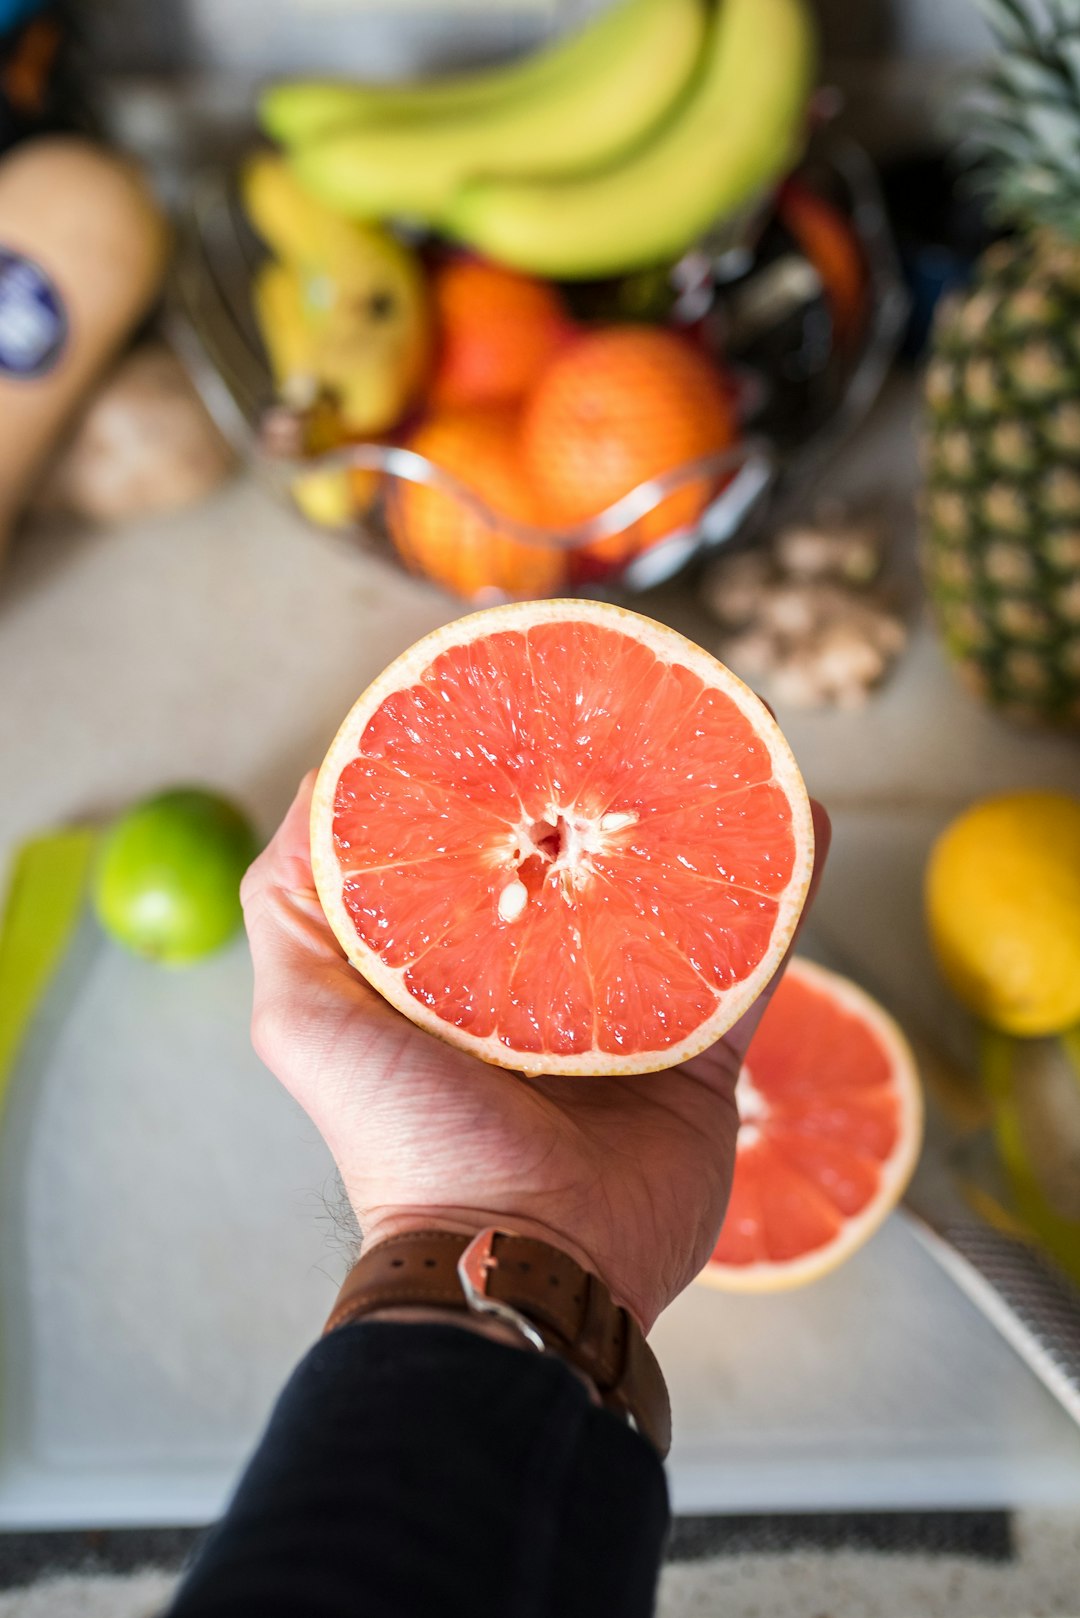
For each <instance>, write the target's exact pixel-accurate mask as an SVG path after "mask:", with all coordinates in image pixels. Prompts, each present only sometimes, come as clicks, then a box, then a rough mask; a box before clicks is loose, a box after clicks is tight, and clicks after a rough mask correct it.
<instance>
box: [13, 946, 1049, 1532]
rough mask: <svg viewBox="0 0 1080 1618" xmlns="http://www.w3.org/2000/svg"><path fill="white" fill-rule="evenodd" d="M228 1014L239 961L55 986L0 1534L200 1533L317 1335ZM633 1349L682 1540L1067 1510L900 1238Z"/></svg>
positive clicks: (285, 1114)
mask: <svg viewBox="0 0 1080 1618" xmlns="http://www.w3.org/2000/svg"><path fill="white" fill-rule="evenodd" d="M249 987H250V984H249V968H248V963H247V959H246V955H245V952H244V950H243V948H242V947H238V948H236V949H233V950H231V951H230V952H229V953H228V954H227V955H225V956H223V957H221V958H219V959H218V960H216V961H214V962H212V963H209V964H207V965H206V966H205V967H202V968H200V969H198V970H196V971H194V972H190V973H186V974H170V973H163V972H160V971H156V970H155V969H154V968H152V967H147V966H143V965H141V964H139V963H137V962H134V961H132V960H129V959H128V958H127V957H125V956H122V955H121V954H120V953H119V952H117V951H115V950H113V949H112V948H110V947H109V946H107V945H106V944H104V943H103V942H102V941H101V940H100V939H98V938H96V937H95V936H94V935H93V934H92V932H91V931H90V930H89V929H87V930H86V932H85V933H84V935H83V936H82V937H81V938H80V940H79V941H78V944H77V946H76V949H75V952H74V954H73V956H72V959H71V961H70V963H69V968H68V970H67V972H66V974H65V978H64V980H63V981H61V982H60V983H58V985H57V989H56V992H55V993H54V995H53V996H52V999H51V1002H50V1010H49V1013H48V1015H47V1016H46V1017H45V1018H44V1019H43V1020H42V1023H41V1025H40V1026H39V1028H38V1030H37V1033H36V1035H35V1037H34V1039H33V1041H32V1044H31V1047H30V1048H29V1050H28V1051H27V1053H26V1057H25V1059H24V1061H23V1062H22V1064H21V1067H20V1071H19V1074H18V1078H17V1083H16V1087H15V1090H14V1092H13V1094H12V1098H11V1104H10V1110H9V1113H8V1118H7V1123H6V1126H5V1131H4V1137H3V1142H2V1148H0V1231H2V1233H3V1238H2V1247H0V1299H2V1302H3V1311H2V1329H3V1339H4V1369H3V1410H4V1412H5V1413H6V1414H5V1422H4V1434H3V1443H2V1445H0V1525H3V1526H13V1525H16V1524H35V1525H48V1526H57V1525H60V1524H67V1523H86V1524H89V1523H94V1524H98V1525H102V1524H110V1523H135V1522H152V1523H153V1522H157V1523H160V1522H174V1523H180V1522H201V1521H205V1520H207V1519H208V1518H210V1517H212V1516H213V1515H214V1513H215V1512H216V1511H218V1510H219V1509H220V1507H221V1505H222V1503H223V1501H224V1499H225V1498H226V1495H227V1493H228V1490H229V1487H230V1485H231V1483H232V1481H233V1479H234V1478H235V1475H236V1472H237V1469H238V1467H239V1466H240V1464H241V1462H242V1459H243V1457H244V1455H245V1454H246V1453H247V1451H248V1450H249V1449H250V1447H251V1445H252V1444H253V1442H254V1440H255V1438H256V1435H257V1434H258V1432H259V1429H260V1428H261V1426H262V1424H263V1422H264V1420H265V1418H266V1415H267V1412H268V1410H269V1407H270V1404H271V1402H272V1400H273V1398H274V1396H275V1394H276V1392H277V1390H278V1388H279V1387H280V1385H281V1383H282V1381H283V1380H284V1378H285V1377H286V1375H287V1374H288V1371H289V1369H290V1367H291V1365H292V1364H293V1363H294V1361H295V1360H296V1358H297V1357H298V1356H299V1355H300V1354H301V1353H302V1352H303V1350H304V1349H305V1347H306V1346H307V1344H308V1343H309V1342H311V1341H312V1339H313V1337H314V1336H315V1335H316V1333H317V1331H318V1328H319V1326H320V1324H321V1322H322V1320H323V1319H324V1317H325V1315H326V1313H327V1311H328V1309H329V1306H330V1303H331V1301H332V1298H333V1296H334V1291H335V1286H336V1283H337V1281H338V1280H339V1279H340V1277H341V1275H342V1274H343V1271H344V1268H345V1265H346V1259H345V1243H346V1241H347V1237H346V1236H345V1235H344V1234H343V1232H342V1230H341V1228H340V1223H339V1221H340V1207H339V1204H338V1200H337V1195H336V1188H335V1184H334V1179H333V1174H332V1169H331V1166H330V1163H329V1161H328V1159H327V1157H326V1155H325V1153H324V1151H323V1149H322V1147H321V1145H320V1143H319V1142H318V1140H317V1139H316V1137H315V1135H314V1131H313V1130H312V1128H311V1127H310V1125H309V1124H308V1122H307V1120H306V1119H305V1118H304V1116H303V1114H302V1113H301V1112H300V1111H299V1110H298V1109H297V1108H296V1107H295V1106H294V1104H293V1103H292V1102H291V1101H290V1100H289V1099H288V1098H287V1097H286V1096H285V1095H284V1093H283V1092H282V1091H281V1090H280V1089H279V1088H278V1087H277V1085H276V1084H275V1083H274V1081H273V1079H272V1078H271V1077H270V1075H269V1074H268V1073H267V1072H266V1070H265V1069H264V1068H263V1067H262V1066H261V1064H260V1063H259V1062H258V1061H257V1060H256V1058H255V1057H254V1055H253V1054H252V1052H251V1049H250V1046H249V1044H248V1038H247V1005H248V995H249ZM507 1082H513V1081H512V1080H509V1079H508V1081H507ZM655 1346H656V1349H657V1352H658V1354H659V1356H660V1359H661V1362H662V1363H663V1365H664V1367H665V1370H666V1372H667V1374H668V1377H669V1379H670V1383H671V1389H672V1397H673V1404H674V1414H675V1446H674V1449H673V1452H672V1458H671V1479H672V1485H673V1493H674V1500H675V1504H676V1507H677V1508H679V1509H681V1510H684V1511H706V1510H717V1511H748V1510H764V1509H773V1510H775V1509H783V1508H789V1509H810V1508H818V1509H826V1508H842V1507H862V1506H870V1505H878V1506H895V1507H903V1506H916V1505H918V1506H934V1505H938V1506H943V1505H968V1506H973V1505H987V1504H1002V1503H1007V1502H1020V1501H1025V1502H1026V1501H1032V1500H1040V1501H1044V1502H1070V1503H1073V1504H1080V1433H1078V1432H1077V1431H1076V1430H1075V1429H1074V1428H1073V1427H1072V1426H1071V1425H1070V1424H1069V1423H1068V1422H1067V1421H1066V1420H1065V1419H1064V1418H1063V1417H1062V1416H1061V1414H1060V1412H1059V1411H1058V1408H1057V1406H1056V1405H1054V1404H1053V1403H1052V1402H1051V1400H1050V1399H1049V1398H1048V1397H1047V1396H1046V1395H1045V1394H1044V1393H1043V1391H1042V1389H1041V1388H1040V1387H1039V1385H1038V1384H1037V1383H1036V1382H1035V1381H1034V1380H1033V1379H1032V1378H1030V1377H1029V1376H1028V1374H1027V1372H1026V1371H1025V1370H1024V1369H1023V1368H1022V1367H1021V1366H1020V1364H1019V1362H1018V1361H1016V1360H1015V1358H1014V1357H1013V1355H1012V1353H1011V1352H1010V1350H1009V1349H1008V1348H1007V1347H1006V1346H1005V1345H1004V1344H1003V1343H1002V1342H1001V1341H1000V1339H999V1338H997V1337H996V1335H995V1334H994V1332H993V1331H992V1329H991V1328H990V1327H989V1326H987V1325H986V1323H985V1322H984V1321H983V1320H982V1319H981V1318H980V1317H979V1316H978V1315H977V1314H976V1313H975V1312H974V1310H973V1309H972V1307H971V1305H969V1304H968V1303H967V1302H966V1301H965V1300H964V1299H963V1298H962V1297H961V1296H960V1295H959V1293H957V1292H956V1291H955V1289H954V1288H953V1287H952V1286H951V1284H950V1283H949V1282H948V1281H947V1280H946V1278H945V1277H944V1276H943V1275H941V1274H940V1272H939V1271H938V1270H937V1269H936V1267H935V1266H934V1264H933V1262H932V1260H930V1259H929V1258H928V1257H927V1255H926V1254H925V1253H924V1252H923V1251H922V1249H921V1248H920V1247H919V1246H918V1245H917V1243H916V1242H915V1240H914V1238H913V1237H912V1236H911V1234H910V1232H909V1231H908V1230H907V1229H906V1228H905V1227H904V1225H903V1224H902V1223H900V1222H899V1221H893V1222H892V1223H891V1224H890V1225H889V1226H888V1227H887V1228H886V1229H885V1230H884V1231H883V1232H882V1233H881V1234H880V1235H879V1236H878V1238H877V1239H876V1240H875V1241H874V1243H873V1244H872V1245H871V1246H870V1247H869V1248H868V1249H867V1250H866V1251H865V1252H864V1253H863V1254H861V1255H859V1257H857V1258H856V1259H855V1260H854V1261H853V1262H852V1263H851V1264H849V1265H848V1266H847V1267H846V1268H845V1269H844V1270H842V1271H841V1272H839V1273H838V1274H836V1275H834V1276H832V1277H830V1278H828V1279H827V1280H825V1281H824V1282H822V1283H820V1284H819V1285H817V1286H814V1287H811V1288H809V1289H807V1290H805V1291H803V1292H799V1293H794V1294H790V1295H788V1296H786V1297H780V1298H773V1299H753V1298H749V1299H748V1298H724V1297H721V1296H719V1295H717V1294H716V1293H713V1292H711V1291H705V1290H701V1291H696V1290H695V1291H692V1292H691V1293H690V1294H689V1295H687V1296H686V1297H684V1298H683V1299H682V1300H680V1301H679V1302H678V1303H677V1304H676V1305H675V1306H674V1307H673V1308H672V1309H671V1310H670V1311H669V1313H668V1314H667V1315H666V1317H665V1318H664V1319H663V1320H662V1321H661V1322H660V1324H659V1326H658V1327H657V1330H656V1334H655Z"/></svg>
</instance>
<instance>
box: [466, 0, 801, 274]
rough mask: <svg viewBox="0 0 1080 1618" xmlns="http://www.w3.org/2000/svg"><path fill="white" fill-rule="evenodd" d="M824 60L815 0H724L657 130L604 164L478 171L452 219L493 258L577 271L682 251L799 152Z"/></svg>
mask: <svg viewBox="0 0 1080 1618" xmlns="http://www.w3.org/2000/svg"><path fill="white" fill-rule="evenodd" d="M814 66H815V40H814V31H813V27H812V24H811V21H810V17H809V15H808V13H807V7H806V3H805V0H720V5H719V8H718V12H717V15H716V18H715V21H714V22H713V24H712V29H711V33H710V38H709V40H708V42H707V44H706V48H705V57H704V62H703V67H702V71H701V73H700V75H699V77H698V79H697V81H696V85H695V88H694V89H693V91H692V92H691V94H690V95H689V96H688V97H687V98H686V100H685V101H684V102H683V103H682V105H681V107H680V108H679V110H678V111H677V112H676V113H675V114H674V115H673V116H672V118H671V119H669V121H668V122H667V123H666V124H665V125H664V126H663V127H662V128H661V129H660V131H659V133H658V134H656V135H655V136H654V138H653V139H652V140H650V141H648V142H646V143H645V144H643V145H642V146H640V147H638V148H637V149H636V150H635V151H634V152H632V153H631V154H630V156H629V157H627V158H626V159H625V161H623V162H622V163H618V164H615V165H613V166H611V167H609V168H607V169H606V170H602V171H599V172H597V173H595V174H590V175H585V176H580V177H577V178H572V179H565V180H559V179H555V180H506V179H480V180H475V181H473V182H470V183H469V184H467V185H466V186H464V187H463V188H462V190H461V192H460V193H459V195H458V197H457V199H456V200H455V202H454V204H453V206H452V207H451V209H450V210H449V211H448V213H447V215H446V221H445V222H446V224H447V226H448V227H449V229H450V230H451V231H452V232H453V234H455V235H456V236H458V237H459V238H460V239H461V240H462V241H465V242H468V243H469V244H470V245H472V246H473V247H476V248H478V249H479V250H480V251H481V252H484V253H487V254H489V255H490V256H491V257H492V258H496V259H500V260H502V261H503V262H504V263H507V264H512V265H515V266H517V267H518V268H519V269H523V270H529V271H532V272H533V273H536V274H541V275H551V276H557V277H561V278H565V279H573V278H581V277H590V276H604V275H617V274H620V273H622V272H623V271H626V270H631V269H638V268H641V267H644V266H646V265H649V264H656V263H660V262H661V261H663V260H665V259H674V258H676V257H678V256H679V254H680V253H682V252H683V251H684V250H685V249H686V248H687V247H688V246H689V245H690V244H691V242H693V241H694V240H695V238H696V237H698V236H700V235H702V234H703V233H704V232H705V231H707V230H708V229H709V228H710V227H711V226H712V225H714V224H715V223H716V222H717V221H718V220H722V219H724V218H726V217H728V216H730V215H731V214H733V213H735V212H737V211H738V210H739V209H740V208H741V207H743V206H744V205H745V204H746V203H747V202H749V201H750V200H751V199H752V198H753V197H754V196H755V195H756V194H757V193H758V192H759V191H761V190H762V188H764V187H765V186H767V185H769V184H771V183H772V182H773V181H774V180H776V179H777V178H778V177H779V176H780V175H781V174H782V173H783V172H784V170H785V168H787V166H788V165H789V164H790V163H791V162H792V161H793V159H794V158H795V156H796V155H797V151H798V147H799V142H800V139H801V135H802V129H803V122H804V114H805V109H806V100H807V95H808V93H809V90H810V88H811V85H812V82H813V74H814Z"/></svg>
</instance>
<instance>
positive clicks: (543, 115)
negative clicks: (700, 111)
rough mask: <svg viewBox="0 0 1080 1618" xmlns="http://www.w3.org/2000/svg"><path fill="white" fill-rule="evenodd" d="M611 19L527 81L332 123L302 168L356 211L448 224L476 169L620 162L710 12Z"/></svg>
mask: <svg viewBox="0 0 1080 1618" xmlns="http://www.w3.org/2000/svg"><path fill="white" fill-rule="evenodd" d="M605 22H606V27H605V29H604V35H603V39H602V44H603V47H604V48H603V49H600V48H598V47H597V46H596V44H595V34H594V31H592V30H590V31H587V32H586V34H585V35H584V36H582V37H581V38H579V41H578V45H577V52H576V55H571V56H570V59H569V67H568V66H567V58H566V55H565V54H564V55H563V59H562V61H563V66H562V68H561V70H558V71H555V70H552V69H551V68H550V67H549V68H548V70H547V72H546V73H543V72H539V73H538V72H537V71H536V70H535V69H534V70H533V79H534V82H532V83H531V85H530V84H529V82H528V80H527V81H526V86H525V88H524V89H521V88H520V85H519V88H518V90H517V91H516V92H512V93H510V94H505V95H501V96H492V95H491V94H490V93H489V94H488V98H487V101H486V103H485V101H484V100H483V99H482V98H481V100H480V102H479V104H477V103H476V102H469V101H468V100H466V101H465V103H464V104H463V105H458V106H456V107H453V108H452V109H451V110H446V111H443V112H440V113H439V114H437V115H435V114H432V115H429V116H423V117H419V118H417V117H415V116H414V117H412V118H410V119H400V118H391V119H383V120H381V121H378V122H374V123H372V122H365V123H361V124H359V125H346V126H344V127H332V128H331V129H330V130H329V132H328V133H325V134H323V135H320V136H318V137H316V138H315V139H313V140H311V141H309V142H307V141H306V142H304V143H302V144H300V145H297V146H294V147H293V148H292V152H291V157H292V165H293V170H294V173H295V174H296V176H297V178H298V179H299V180H300V181H301V183H302V184H303V185H304V186H305V187H306V188H307V189H308V190H309V191H310V192H311V194H312V195H313V196H315V197H317V198H318V199H319V200H320V201H322V202H324V203H326V204H327V205H328V206H330V207H331V208H335V209H338V210H339V211H340V212H342V213H345V214H349V215H351V216H353V217H354V218H361V219H382V218H385V217H386V216H387V215H391V214H396V215H399V216H405V217H407V218H413V219H419V220H423V221H425V222H427V223H429V224H440V223H442V222H443V221H444V220H445V219H446V217H447V214H448V211H449V210H450V209H451V208H452V205H453V204H454V202H455V199H456V197H457V195H458V193H459V192H460V190H461V188H462V186H463V185H464V184H465V183H466V181H468V180H470V179H472V178H473V177H475V176H476V175H479V174H485V173H488V172H497V173H498V174H499V175H501V176H515V175H532V174H537V173H541V174H547V175H562V174H572V173H579V172H582V171H584V170H588V169H590V168H593V167H596V166H598V165H602V164H605V163H608V162H612V161H614V160H616V159H617V158H618V157H620V156H621V155H622V154H623V153H624V152H626V151H627V150H628V149H629V148H631V147H633V146H635V145H636V144H637V143H638V142H639V141H641V140H643V139H645V138H646V137H647V136H648V135H649V133H650V132H651V131H652V130H653V129H654V128H655V127H656V126H657V125H658V124H659V123H660V121H661V120H662V119H663V118H664V116H665V114H666V113H668V112H669V111H670V109H671V107H672V106H673V105H674V103H675V101H676V100H677V98H678V97H679V96H680V95H681V94H682V92H683V91H684V90H685V88H686V85H687V83H688V81H689V79H690V78H691V76H692V74H693V73H694V70H695V68H696V65H697V63H698V61H699V59H700V56H701V47H702V42H703V39H704V35H705V28H706V12H705V5H704V0H622V4H620V5H619V6H618V7H617V9H616V11H615V12H614V14H613V15H612V17H611V19H610V20H607V19H605ZM596 26H597V27H599V26H600V25H599V24H598V25H596ZM590 45H591V48H589V47H590ZM523 71H524V70H519V74H520V73H521V72H523ZM264 116H265V113H264ZM278 121H279V122H280V104H279V106H278Z"/></svg>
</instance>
